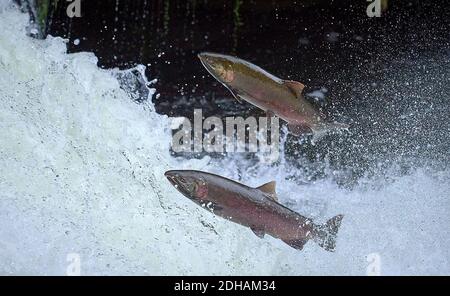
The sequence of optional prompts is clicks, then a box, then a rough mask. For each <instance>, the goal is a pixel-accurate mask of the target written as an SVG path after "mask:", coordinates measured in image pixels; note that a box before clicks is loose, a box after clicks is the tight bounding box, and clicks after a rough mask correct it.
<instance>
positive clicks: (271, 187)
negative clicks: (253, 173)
mask: <svg viewBox="0 0 450 296" xmlns="http://www.w3.org/2000/svg"><path fill="white" fill-rule="evenodd" d="M276 185H277V183H276V182H275V181H270V182H268V183H266V184H263V185H261V186H259V187H258V188H256V189H259V190H261V191H262V192H264V193H265V194H266V196H267V197H269V198H270V199H272V200H274V201H278V197H277V193H276V191H275V187H276Z"/></svg>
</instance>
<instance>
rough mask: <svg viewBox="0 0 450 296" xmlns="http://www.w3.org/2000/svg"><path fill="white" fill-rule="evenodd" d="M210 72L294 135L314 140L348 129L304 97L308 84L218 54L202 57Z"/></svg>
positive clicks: (234, 92)
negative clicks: (279, 76) (276, 118)
mask: <svg viewBox="0 0 450 296" xmlns="http://www.w3.org/2000/svg"><path fill="white" fill-rule="evenodd" d="M198 57H199V58H200V61H201V62H202V64H203V66H204V67H205V68H206V70H208V72H209V73H210V74H211V75H212V76H213V77H214V78H215V79H217V80H218V81H219V82H221V83H222V84H223V85H224V86H225V87H226V88H228V89H229V90H230V92H231V93H232V94H233V96H234V97H235V98H236V99H237V100H238V101H241V100H244V101H247V102H249V103H250V104H252V105H254V106H256V107H258V108H260V109H262V110H264V111H265V112H267V114H268V116H272V115H277V116H278V117H280V118H282V119H283V120H285V121H286V122H287V123H288V128H289V131H290V132H291V133H292V134H295V135H300V134H311V133H312V134H313V141H314V140H318V139H320V138H321V137H322V136H324V135H325V134H327V133H328V132H330V131H333V130H340V129H347V128H348V127H349V126H348V125H347V124H344V123H337V122H327V121H326V120H325V117H324V115H323V114H322V113H320V112H319V110H317V109H316V108H314V106H313V105H312V104H311V103H309V102H308V101H307V100H306V99H305V98H304V96H303V94H302V93H303V89H304V85H303V84H302V83H300V82H297V81H288V80H282V79H280V78H278V77H275V76H274V75H272V74H270V73H268V72H266V71H265V70H263V69H261V68H260V67H258V66H256V65H254V64H252V63H250V62H247V61H244V60H242V59H239V58H237V57H232V56H228V55H223V54H217V53H208V52H204V53H200V54H199V55H198Z"/></svg>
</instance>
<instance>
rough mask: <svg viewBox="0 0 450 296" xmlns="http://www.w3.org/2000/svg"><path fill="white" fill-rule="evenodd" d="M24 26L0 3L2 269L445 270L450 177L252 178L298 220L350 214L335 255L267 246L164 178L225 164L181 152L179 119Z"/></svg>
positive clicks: (93, 61) (270, 172) (89, 57)
mask: <svg viewBox="0 0 450 296" xmlns="http://www.w3.org/2000/svg"><path fill="white" fill-rule="evenodd" d="M27 24H28V16H27V15H26V14H23V13H20V12H19V11H18V9H17V8H16V7H14V6H13V5H11V4H10V2H9V1H6V0H1V1H0V274H2V275H7V274H20V275H22V274H26V275H65V274H66V271H67V268H68V265H69V263H70V262H69V261H67V259H68V254H73V253H75V254H79V256H80V257H79V258H80V260H81V261H80V268H81V274H82V275H118V274H129V275H141V274H147V275H308V274H313V275H334V274H351V275H365V274H367V270H368V269H369V270H371V264H372V263H373V261H372V259H373V258H374V254H375V257H376V258H378V259H379V260H378V259H377V260H378V261H379V272H380V273H381V274H383V275H404V274H447V275H448V274H450V262H449V260H450V249H449V248H448V246H449V245H450V230H449V229H450V227H449V225H450V219H449V217H450V201H449V196H450V171H449V170H448V169H444V170H436V169H432V168H427V167H420V168H417V169H416V170H414V171H413V172H412V173H410V174H408V175H404V176H399V177H396V178H395V180H394V181H392V182H387V181H386V183H385V184H381V186H373V184H372V183H373V182H378V181H372V180H366V181H365V182H361V184H360V185H358V186H356V188H352V189H351V190H350V189H343V188H340V187H339V186H337V185H336V184H335V182H332V181H331V180H327V179H325V180H322V181H318V182H316V183H314V184H310V185H296V184H294V183H293V182H290V181H289V180H286V178H285V170H284V169H283V168H282V167H278V168H277V167H275V168H271V169H267V168H264V167H261V170H260V174H259V175H258V176H257V177H251V176H254V174H245V172H244V175H246V176H247V177H244V180H245V182H246V183H247V184H249V185H254V186H257V185H260V184H262V183H264V182H267V181H270V180H272V179H275V180H277V182H278V187H279V195H280V196H284V197H285V198H284V200H287V199H290V200H294V201H295V202H296V204H295V206H294V207H295V209H296V210H297V211H299V212H300V213H301V214H304V215H306V216H308V215H311V214H312V213H310V212H309V211H308V210H306V209H307V208H308V207H307V205H310V204H321V205H323V206H321V209H320V214H316V216H317V218H318V219H320V220H321V221H324V220H326V219H327V218H330V217H332V216H334V215H336V214H340V213H342V214H344V215H345V217H344V220H343V224H342V227H341V229H340V232H339V236H338V241H337V250H336V252H334V253H329V252H326V251H324V250H323V249H321V248H320V247H319V246H317V245H316V244H314V243H313V242H309V243H308V244H307V245H306V246H305V249H304V250H303V251H301V252H299V251H297V250H295V249H292V248H290V247H289V246H287V245H286V244H284V243H283V242H281V241H279V240H276V239H272V238H270V237H267V236H266V238H264V239H259V238H258V237H257V236H256V235H254V234H253V233H252V232H251V230H249V229H246V228H243V227H241V226H239V225H236V224H233V223H231V222H228V221H225V220H223V219H221V218H218V217H216V216H214V215H212V214H210V213H208V212H207V211H205V210H203V209H201V208H199V207H198V206H196V205H195V204H194V203H192V202H190V201H189V200H187V199H186V198H184V197H183V196H181V195H180V194H179V193H178V192H177V191H176V189H175V188H172V186H171V185H170V184H169V183H168V181H167V180H166V179H165V177H164V172H165V171H166V170H169V169H183V168H190V169H202V170H208V171H212V172H220V171H221V167H219V166H218V165H217V162H216V161H214V162H213V161H211V160H210V159H209V158H207V157H206V158H203V159H201V160H181V159H176V158H173V157H172V156H171V155H170V153H169V147H170V140H171V134H170V133H171V131H170V120H169V118H168V117H167V116H163V115H159V114H157V113H156V112H155V111H154V108H153V105H152V103H151V99H150V100H149V102H148V103H146V104H136V103H134V102H133V101H132V100H131V99H130V96H131V95H130V94H129V93H127V92H126V91H125V90H124V89H123V88H121V86H120V83H119V81H118V79H117V75H116V73H117V71H116V70H102V69H100V68H98V67H97V58H96V57H95V56H94V55H93V54H92V53H76V54H67V53H66V44H65V41H64V40H63V39H61V38H57V37H56V38H55V37H48V38H47V39H46V40H36V39H32V38H30V37H28V36H26V26H27ZM150 70H151V69H150ZM149 91H150V92H149V96H150V97H151V96H152V94H153V92H154V91H155V90H149ZM230 157H232V156H230ZM228 162H229V163H233V161H232V160H230V159H229V160H228ZM279 166H282V164H280V165H279ZM227 172H228V170H227ZM230 174H231V173H230ZM393 174H394V173H393ZM233 177H234V176H233ZM382 180H384V179H382ZM377 185H380V184H377ZM294 193H295V195H294V196H293V195H292V194H294ZM281 200H282V201H283V197H282V198H281Z"/></svg>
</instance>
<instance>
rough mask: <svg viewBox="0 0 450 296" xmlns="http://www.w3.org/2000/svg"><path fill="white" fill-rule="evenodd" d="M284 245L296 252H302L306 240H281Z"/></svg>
mask: <svg viewBox="0 0 450 296" xmlns="http://www.w3.org/2000/svg"><path fill="white" fill-rule="evenodd" d="M283 241H284V242H285V243H286V244H288V245H289V246H291V247H293V248H294V249H297V250H302V249H303V246H304V245H305V244H306V242H307V241H308V239H296V240H283Z"/></svg>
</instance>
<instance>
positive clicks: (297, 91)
mask: <svg viewBox="0 0 450 296" xmlns="http://www.w3.org/2000/svg"><path fill="white" fill-rule="evenodd" d="M283 84H284V85H286V86H287V87H288V88H289V89H290V90H291V91H292V92H293V93H294V95H295V96H296V97H297V98H299V97H300V96H301V95H302V92H303V89H304V88H305V85H304V84H303V83H301V82H298V81H293V80H283Z"/></svg>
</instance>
